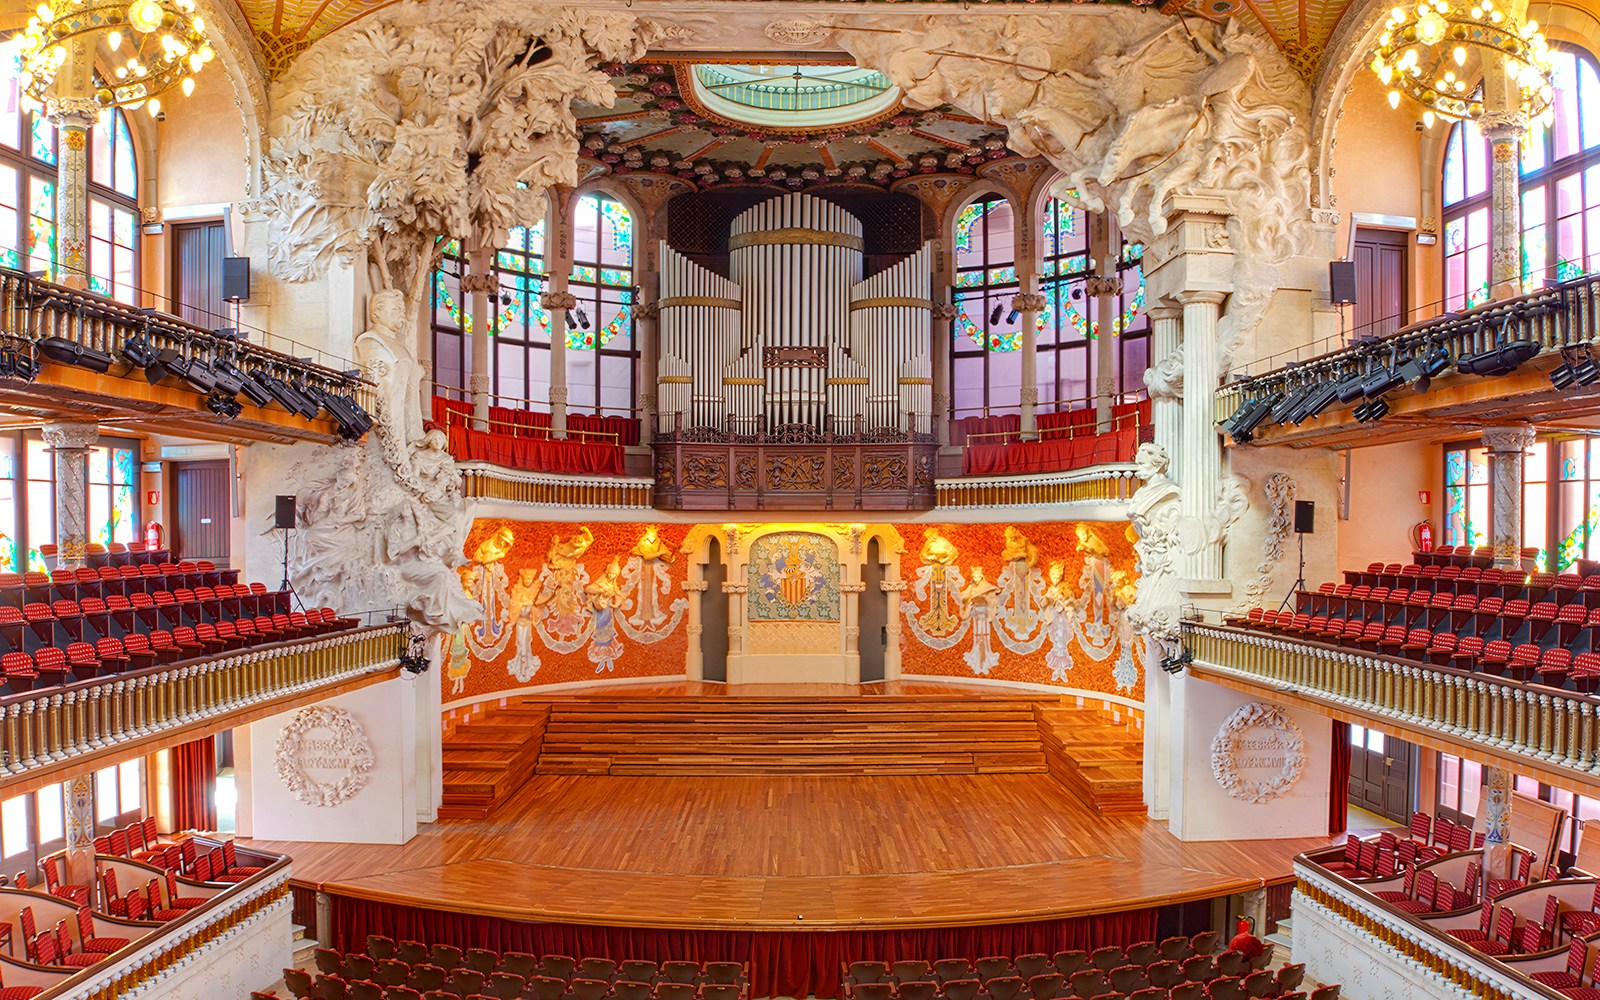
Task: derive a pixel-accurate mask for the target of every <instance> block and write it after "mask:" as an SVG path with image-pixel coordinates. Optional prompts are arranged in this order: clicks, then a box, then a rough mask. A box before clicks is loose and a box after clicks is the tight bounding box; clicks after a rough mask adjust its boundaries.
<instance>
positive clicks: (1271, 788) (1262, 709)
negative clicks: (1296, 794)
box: [1211, 701, 1306, 803]
mask: <svg viewBox="0 0 1600 1000" xmlns="http://www.w3.org/2000/svg"><path fill="white" fill-rule="evenodd" d="M1305 766H1306V747H1305V739H1304V738H1303V737H1302V736H1301V735H1300V727H1299V726H1297V725H1296V724H1295V722H1294V720H1293V719H1291V718H1290V717H1289V713H1288V710H1287V709H1285V708H1284V707H1283V706H1281V705H1268V704H1265V703H1263V702H1259V701H1253V702H1250V703H1249V704H1247V705H1241V706H1239V708H1238V710H1237V711H1235V712H1234V713H1233V714H1232V715H1230V716H1228V718H1227V720H1226V721H1225V722H1223V724H1222V728H1221V729H1220V730H1218V731H1217V735H1216V738H1215V739H1213V740H1212V741H1211V773H1212V774H1214V775H1216V778H1217V784H1219V785H1221V786H1222V788H1223V790H1224V791H1226V792H1227V793H1228V794H1229V795H1231V796H1233V797H1234V798H1236V799H1241V800H1243V801H1245V802H1255V803H1263V802H1271V801H1272V800H1273V799H1276V798H1278V797H1280V796H1282V795H1284V794H1285V793H1287V792H1288V791H1289V789H1290V788H1291V787H1292V786H1293V785H1294V783H1295V782H1296V781H1298V780H1299V779H1300V772H1302V771H1304V770H1305Z"/></svg>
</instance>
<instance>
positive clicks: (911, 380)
mask: <svg viewBox="0 0 1600 1000" xmlns="http://www.w3.org/2000/svg"><path fill="white" fill-rule="evenodd" d="M900 384H901V385H932V384H933V379H931V378H929V377H928V376H926V375H902V376H900Z"/></svg>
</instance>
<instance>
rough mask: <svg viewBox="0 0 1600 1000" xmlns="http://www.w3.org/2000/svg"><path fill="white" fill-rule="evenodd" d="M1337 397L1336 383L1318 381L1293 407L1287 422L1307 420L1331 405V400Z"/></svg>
mask: <svg viewBox="0 0 1600 1000" xmlns="http://www.w3.org/2000/svg"><path fill="white" fill-rule="evenodd" d="M1338 398H1339V386H1338V383H1335V382H1318V383H1317V384H1316V385H1314V386H1312V388H1311V391H1310V392H1309V393H1307V394H1306V396H1305V398H1304V399H1302V400H1301V401H1300V405H1298V406H1296V407H1295V411H1294V412H1293V413H1291V414H1289V422H1290V423H1295V424H1298V423H1300V422H1301V421H1303V420H1309V419H1311V418H1312V417H1314V416H1317V415H1318V414H1320V413H1321V412H1322V411H1323V410H1326V409H1327V408H1328V407H1330V406H1332V405H1333V401H1334V400H1336V399H1338Z"/></svg>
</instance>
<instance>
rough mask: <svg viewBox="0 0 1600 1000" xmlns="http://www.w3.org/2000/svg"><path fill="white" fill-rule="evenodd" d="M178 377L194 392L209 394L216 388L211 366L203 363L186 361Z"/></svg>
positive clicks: (191, 359) (189, 359)
mask: <svg viewBox="0 0 1600 1000" xmlns="http://www.w3.org/2000/svg"><path fill="white" fill-rule="evenodd" d="M178 376H179V377H180V378H182V379H183V380H184V381H185V382H187V383H189V387H190V388H192V389H194V390H195V391H196V392H210V391H212V390H213V389H215V388H216V387H217V377H216V375H215V374H213V373H212V371H211V366H210V365H208V364H206V363H205V362H204V361H196V360H195V359H193V358H188V359H186V363H185V364H184V366H183V369H182V370H181V371H179V372H178Z"/></svg>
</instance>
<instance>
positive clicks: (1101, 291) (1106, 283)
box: [1083, 274, 1122, 295]
mask: <svg viewBox="0 0 1600 1000" xmlns="http://www.w3.org/2000/svg"><path fill="white" fill-rule="evenodd" d="M1083 292H1084V294H1085V295H1121V294H1122V276H1121V275H1119V274H1091V275H1089V276H1088V277H1087V278H1085V279H1083Z"/></svg>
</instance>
